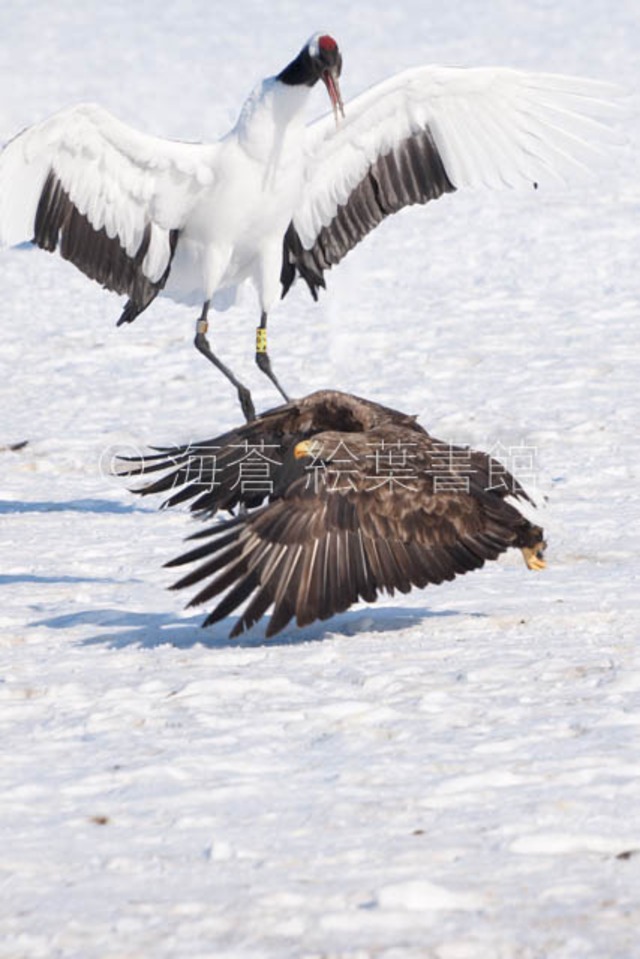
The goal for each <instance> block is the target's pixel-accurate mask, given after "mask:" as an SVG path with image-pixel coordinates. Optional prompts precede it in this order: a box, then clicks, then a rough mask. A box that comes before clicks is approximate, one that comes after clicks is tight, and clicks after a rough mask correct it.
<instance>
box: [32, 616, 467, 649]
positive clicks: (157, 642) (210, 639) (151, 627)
mask: <svg viewBox="0 0 640 959" xmlns="http://www.w3.org/2000/svg"><path fill="white" fill-rule="evenodd" d="M468 615H469V614H468V612H463V611H459V610H455V609H441V610H437V611H435V612H434V611H431V610H428V609H417V608H415V607H406V606H378V607H376V608H373V607H372V608H365V609H357V610H349V611H348V612H345V613H339V614H338V615H336V616H334V617H333V618H332V619H330V620H328V621H327V622H315V623H313V624H312V625H310V626H305V627H304V628H302V629H301V628H298V627H297V626H295V624H293V625H291V626H290V627H288V628H287V629H285V630H283V632H282V633H279V634H278V635H277V636H273V637H270V638H269V639H267V638H266V637H265V629H266V626H267V625H268V622H269V617H265V618H264V619H263V620H261V622H260V623H259V624H257V625H256V626H254V627H253V628H252V629H250V630H248V631H247V632H246V633H243V634H242V635H241V636H238V637H236V638H233V639H231V638H230V637H229V632H230V631H231V628H232V627H233V625H234V623H235V617H232V616H229V617H227V618H226V619H224V620H222V621H221V622H220V623H218V624H216V626H215V627H211V628H207V629H203V628H202V625H201V624H202V615H201V614H199V615H195V616H189V617H186V618H184V619H181V620H179V619H177V618H176V617H175V616H174V615H173V614H171V613H136V612H133V611H122V610H116V609H88V610H85V611H84V612H80V613H71V614H69V615H64V616H55V617H52V618H49V619H42V620H38V621H37V622H32V623H30V624H29V625H30V626H34V627H35V626H46V627H47V628H48V629H73V628H75V627H78V626H86V625H92V626H98V627H102V628H101V630H100V632H98V633H96V634H95V635H92V636H87V637H85V638H84V639H82V640H80V645H81V646H94V645H99V644H104V645H106V646H109V647H110V648H112V649H123V648H125V647H126V646H140V647H143V648H147V649H153V648H155V647H157V646H166V645H169V646H174V647H176V648H178V649H190V648H192V647H194V646H204V647H206V648H208V649H243V648H245V649H246V648H252V647H258V646H295V645H299V644H302V643H316V642H322V641H324V640H325V639H330V638H335V639H339V638H340V636H349V637H351V636H357V635H358V634H359V633H394V632H399V631H401V630H403V629H409V628H411V627H413V626H417V625H419V624H420V623H424V622H425V621H428V620H432V619H433V620H438V619H441V618H443V617H449V616H468ZM472 615H478V616H481V615H483V614H480V613H478V614H472Z"/></svg>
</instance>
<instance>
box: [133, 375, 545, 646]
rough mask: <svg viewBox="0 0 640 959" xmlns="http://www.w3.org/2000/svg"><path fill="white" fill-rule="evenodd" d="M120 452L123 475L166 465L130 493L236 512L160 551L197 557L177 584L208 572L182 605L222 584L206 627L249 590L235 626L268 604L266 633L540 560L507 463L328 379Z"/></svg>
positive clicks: (202, 511)
mask: <svg viewBox="0 0 640 959" xmlns="http://www.w3.org/2000/svg"><path fill="white" fill-rule="evenodd" d="M125 462H126V471H125V472H123V473H122V474H121V475H128V476H131V475H142V474H144V475H147V474H149V473H152V472H156V471H157V472H161V473H162V475H161V476H160V478H157V479H155V480H154V481H152V482H151V483H149V484H148V485H146V486H144V487H142V488H140V489H137V490H135V492H137V493H140V494H142V495H145V496H146V495H148V494H151V493H160V492H164V493H167V492H169V493H170V496H169V498H168V499H167V500H166V501H165V503H164V504H163V505H164V506H174V505H176V504H178V503H182V502H184V501H187V500H190V501H191V505H190V508H191V510H192V511H194V512H195V513H197V514H199V515H200V516H203V517H205V518H207V517H209V518H210V517H212V516H214V514H216V513H217V512H218V511H219V510H228V511H230V512H231V513H233V512H234V511H235V515H232V518H230V519H228V518H227V519H222V520H220V519H218V520H217V521H215V522H214V523H213V524H212V525H207V527H206V528H205V529H203V530H200V531H199V532H197V533H195V534H194V535H193V536H192V537H190V538H191V539H197V540H201V541H202V542H201V543H200V544H199V545H198V546H196V547H195V548H194V549H192V550H190V551H189V552H187V553H184V554H183V555H181V556H179V557H178V558H177V559H174V560H171V561H170V562H169V563H167V564H166V565H167V566H183V565H191V564H194V565H195V568H193V569H192V570H191V571H190V572H189V573H187V575H186V576H184V577H182V578H181V579H180V580H179V581H178V582H177V583H175V584H174V586H173V587H172V588H173V589H182V588H184V587H189V586H194V585H195V584H204V585H202V588H201V589H200V591H199V592H198V593H197V594H196V596H194V598H193V599H192V600H191V601H190V603H189V606H194V605H197V604H199V603H204V602H208V601H209V600H213V599H216V598H218V597H222V598H221V599H219V600H218V603H217V605H216V606H215V608H214V609H213V611H212V612H211V613H209V615H208V616H207V618H206V619H205V621H204V625H205V626H208V625H210V624H212V623H215V622H218V621H219V620H221V619H223V618H224V617H225V616H227V615H229V614H231V613H233V612H234V611H235V610H236V609H237V608H238V607H239V606H240V605H241V604H242V603H245V602H246V606H245V608H244V611H243V612H242V613H241V615H240V618H239V619H238V621H237V623H236V624H235V626H234V627H233V629H232V631H231V634H230V635H231V636H232V637H233V636H238V635H239V634H240V633H242V632H244V631H245V630H247V629H249V628H250V627H251V626H253V625H254V624H255V623H256V622H257V621H258V620H259V619H260V618H261V617H262V616H263V615H264V614H265V613H266V612H267V610H269V609H270V608H271V609H272V613H271V618H270V620H269V623H268V625H267V629H266V635H267V636H273V635H274V634H275V633H277V632H279V631H280V630H281V629H283V628H284V627H285V626H286V625H287V624H288V623H289V622H290V620H291V619H292V618H293V617H295V620H296V623H297V625H298V626H306V625H308V624H309V623H312V622H313V621H314V620H316V619H321V620H324V619H328V618H329V617H331V616H333V615H334V614H336V613H340V612H343V611H344V610H346V609H348V608H349V607H350V606H351V605H352V604H353V603H356V602H357V601H358V600H361V599H362V600H366V601H367V602H369V603H371V602H374V601H375V600H376V599H377V597H378V595H379V593H380V592H381V591H386V592H388V593H390V594H392V595H393V593H394V591H395V590H399V591H400V592H402V593H407V592H409V590H410V589H411V587H412V586H418V587H424V586H427V585H428V584H429V583H441V582H443V581H444V580H447V579H453V578H454V577H455V576H456V575H458V574H462V573H466V572H469V570H472V569H478V568H479V567H480V566H482V565H483V564H484V562H485V561H486V560H490V559H496V558H497V557H498V556H499V555H500V553H503V552H504V551H505V550H507V549H509V548H510V547H517V548H519V549H520V550H522V553H523V555H524V559H525V562H526V564H527V566H528V567H529V569H543V568H544V566H545V563H544V559H543V550H544V547H545V545H546V544H545V543H544V535H543V531H542V529H541V528H540V527H539V526H535V525H533V524H532V523H531V522H529V520H528V519H526V518H525V517H524V516H523V515H522V513H521V512H520V511H519V510H518V509H517V508H516V506H515V505H514V501H515V500H523V501H528V502H529V503H531V500H530V497H529V496H528V495H527V493H526V492H525V491H524V489H523V488H522V487H521V485H520V484H519V483H518V481H517V480H516V479H515V478H514V477H513V476H512V475H511V474H510V473H509V472H508V471H507V470H506V469H505V467H504V466H503V465H502V464H500V463H499V462H498V461H497V460H494V459H492V458H491V457H490V456H488V455H487V454H486V453H482V452H479V451H477V450H472V449H469V448H468V447H462V446H452V445H451V444H447V443H443V442H441V441H439V440H437V439H434V438H433V437H431V436H429V434H428V433H427V432H426V430H425V429H424V428H423V427H422V426H420V424H419V423H418V422H417V421H416V418H415V417H414V416H408V415H406V414H404V413H400V412H398V411H396V410H392V409H389V408H387V407H385V406H381V405H379V404H378V403H374V402H371V401H370V400H366V399H362V398H360V397H356V396H352V395H349V394H346V393H340V392H338V391H336V390H320V391H318V392H316V393H312V394H310V395H309V396H306V397H304V398H303V399H300V400H293V401H290V402H288V403H286V404H284V405H282V406H279V407H277V408H275V409H273V410H270V411H269V412H266V413H264V414H262V415H261V416H260V417H258V418H257V419H256V420H254V421H252V422H250V423H246V424H244V425H243V426H240V427H238V428H237V429H234V430H230V431H229V432H227V433H224V434H222V435H221V436H218V437H216V438H214V439H211V440H207V441H205V442H202V443H197V444H189V445H187V446H182V447H174V448H169V449H162V450H158V451H156V452H154V453H153V454H151V455H148V456H142V457H139V458H134V459H129V460H126V461H125Z"/></svg>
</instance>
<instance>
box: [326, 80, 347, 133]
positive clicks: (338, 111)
mask: <svg viewBox="0 0 640 959" xmlns="http://www.w3.org/2000/svg"><path fill="white" fill-rule="evenodd" d="M322 82H323V83H324V85H325V87H326V88H327V92H328V94H329V99H330V100H331V106H332V108H333V115H334V117H335V121H336V126H339V124H340V117H344V105H343V103H342V97H341V96H340V84H339V83H338V74H337V73H335V72H334V71H333V70H325V71H324V73H323V74H322Z"/></svg>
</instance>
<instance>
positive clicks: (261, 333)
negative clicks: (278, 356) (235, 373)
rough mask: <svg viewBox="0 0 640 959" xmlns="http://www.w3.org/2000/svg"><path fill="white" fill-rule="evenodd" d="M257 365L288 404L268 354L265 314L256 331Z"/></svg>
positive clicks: (287, 398)
mask: <svg viewBox="0 0 640 959" xmlns="http://www.w3.org/2000/svg"><path fill="white" fill-rule="evenodd" d="M256 363H257V364H258V369H260V370H262V372H263V373H265V374H266V375H267V376H268V377H269V379H270V380H271V382H272V383H273V385H274V386H275V387H276V389H278V390H279V391H280V392H281V393H282V395H283V397H284V398H285V400H286V401H287V402H288V401H289V397H288V396H287V394H286V393H285V391H284V390H283V389H282V387H281V386H280V383H279V382H278V378H277V376H276V374H275V373H274V372H273V370H272V369H271V360H270V359H269V354H268V353H267V314H266V313H263V314H262V315H261V317H260V326H259V327H258V328H257V330H256Z"/></svg>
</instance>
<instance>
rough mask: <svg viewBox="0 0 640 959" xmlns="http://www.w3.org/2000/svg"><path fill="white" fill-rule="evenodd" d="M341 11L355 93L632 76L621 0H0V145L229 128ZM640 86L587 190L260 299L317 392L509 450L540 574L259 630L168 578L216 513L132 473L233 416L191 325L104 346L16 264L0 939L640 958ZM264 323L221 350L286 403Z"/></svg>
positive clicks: (93, 324) (394, 244)
mask: <svg viewBox="0 0 640 959" xmlns="http://www.w3.org/2000/svg"><path fill="white" fill-rule="evenodd" d="M318 28H321V29H325V30H329V31H331V32H332V33H333V34H334V35H335V36H336V37H337V38H338V40H339V42H340V44H341V46H342V49H343V54H344V72H343V82H342V86H343V93H344V95H345V99H347V98H348V97H349V96H350V95H353V94H355V93H356V92H359V91H360V90H361V89H363V88H364V87H366V86H367V85H369V84H370V83H372V82H374V81H375V80H377V79H381V78H383V77H384V76H386V75H388V74H390V73H392V72H394V71H396V70H399V69H402V68H403V67H406V66H410V65H414V64H418V63H423V62H424V63H426V62H441V63H455V64H467V65H476V64H479V65H481V64H495V63H500V64H505V65H513V66H520V67H525V68H531V69H541V70H551V71H557V72H568V73H577V74H586V75H591V76H595V77H600V78H604V79H611V80H618V81H620V82H622V84H623V85H625V86H626V87H627V88H628V89H630V90H633V88H634V85H635V84H636V83H637V72H638V62H640V16H639V10H638V3H637V0H617V2H615V3H610V2H604V0H555V2H549V0H486V2H485V3H482V4H481V3H477V2H476V0H458V2H457V3H455V4H445V5H444V6H443V5H442V4H436V3H435V2H432V0H428V2H426V3H425V2H424V0H398V2H396V3H395V4H387V3H384V4H383V3H365V2H362V0H353V2H351V3H350V4H344V3H339V2H337V0H326V2H325V3H323V4H322V5H318V4H313V5H312V4H302V3H293V2H291V0H271V2H269V3H263V2H260V3H258V2H256V0H236V2H235V3H233V4H228V3H224V4H222V3H219V2H215V0H214V2H204V0H202V2H201V0H183V2H181V3H179V4H178V3H174V2H169V0H130V2H128V3H124V2H121V0H117V2H111V3H104V2H98V0H90V2H86V3H84V4H78V3H77V2H71V0H55V2H51V0H47V2H45V0H31V2H29V3H28V4H26V3H25V4H19V5H15V4H9V3H5V4H2V5H0V38H1V39H0V44H1V49H2V56H1V57H0V84H1V88H2V90H3V91H4V93H3V96H2V98H1V100H0V141H5V140H6V139H8V138H9V137H10V136H11V135H13V134H14V133H15V132H16V131H17V130H19V129H20V128H22V127H23V126H25V125H27V124H29V123H32V122H34V121H35V120H37V119H40V118H42V117H44V116H45V115H47V114H49V113H51V112H53V111H54V110H56V109H58V108H60V107H62V106H64V105H66V104H70V103H73V102H76V101H78V100H85V99H93V100H96V101H99V102H100V103H102V104H104V105H105V106H107V107H108V108H110V109H111V110H112V111H114V112H115V113H117V114H118V115H119V116H121V117H122V118H124V119H126V120H128V121H129V122H131V123H133V124H134V125H137V126H138V127H140V128H141V129H146V130H148V131H150V132H156V133H161V134H164V135H167V136H172V137H182V138H185V139H201V138H202V139H206V138H215V137H217V136H218V135H220V134H221V133H223V132H225V131H226V129H227V128H228V127H229V126H230V125H231V123H232V122H233V120H234V119H235V115H236V113H237V110H238V108H239V106H240V104H241V102H242V100H243V98H244V96H245V95H246V93H247V92H248V90H249V88H250V87H251V86H252V84H253V82H254V80H257V79H259V78H260V77H261V76H263V75H264V74H266V73H269V72H275V71H277V70H278V69H279V68H280V67H281V66H282V65H283V64H284V63H285V62H287V60H288V59H290V57H291V56H292V55H293V54H294V53H295V52H297V50H298V48H299V47H300V45H301V44H302V42H303V41H304V40H305V39H306V38H307V37H308V36H309V34H311V33H312V32H313V31H314V30H315V29H318ZM322 94H323V92H322V91H320V90H318V94H317V97H316V100H315V104H314V106H315V109H316V110H318V111H323V110H324V109H325V101H324V99H323V95H322ZM637 108H638V99H637V97H635V96H632V97H631V100H630V102H629V111H628V118H627V120H626V123H625V125H626V128H627V133H628V137H629V143H628V145H627V146H626V147H625V148H623V149H622V150H620V151H619V152H618V154H617V155H615V156H614V157H613V159H612V160H611V161H610V164H609V165H608V166H606V167H605V168H603V169H601V170H600V171H599V175H598V176H597V178H596V179H595V180H594V181H593V182H592V183H589V184H582V185H580V186H575V187H572V188H570V189H565V190H555V191H553V192H548V193H543V192H542V191H538V192H537V193H535V194H529V193H527V192H525V193H524V194H520V193H503V194H486V193H482V194H481V193H478V194H470V195H469V194H467V195H463V194H457V195H455V196H453V197H447V198H443V199H442V200H440V201H438V202H437V203H434V204H431V205H429V206H428V207H426V208H424V209H418V210H410V211H406V212H405V213H404V214H402V215H399V216H397V217H396V218H395V219H394V220H392V221H388V222H386V223H385V224H383V225H382V226H381V227H380V228H379V229H378V230H377V231H376V233H375V234H374V235H373V236H371V237H369V238H368V240H367V241H366V242H365V243H364V244H363V245H362V246H361V247H360V248H358V249H357V250H356V251H354V252H353V253H352V254H351V255H350V256H349V257H348V259H347V260H346V261H345V262H344V263H343V264H341V266H340V267H339V268H338V269H337V270H336V271H335V273H334V275H331V276H330V277H329V281H330V282H329V290H328V292H327V294H326V295H324V296H323V297H322V299H321V302H320V304H319V305H318V306H315V305H314V304H313V303H312V302H311V301H310V299H309V297H308V295H307V294H306V292H305V290H304V288H303V287H302V286H299V287H298V288H296V289H295V290H294V291H293V292H292V293H291V294H290V295H289V297H288V298H287V300H286V301H285V302H284V303H283V304H282V305H281V306H280V307H279V308H278V310H277V311H276V312H275V313H274V315H273V317H272V321H271V328H270V329H271V335H270V346H271V351H272V354H273V357H274V363H275V364H277V369H278V372H279V373H280V375H281V377H282V379H283V381H284V382H285V384H286V385H287V387H288V388H289V390H290V391H291V392H292V393H293V394H294V395H295V394H302V393H305V392H308V391H310V390H311V389H315V388H319V387H323V386H331V387H336V388H341V389H346V390H350V391H353V392H357V393H360V394H363V395H365V396H369V397H371V398H372V399H376V400H380V401H382V402H385V403H389V404H391V405H394V406H397V407H400V408H401V409H404V410H406V411H410V412H416V413H418V414H419V415H420V419H421V421H422V422H423V423H424V424H425V425H426V426H427V427H428V428H429V429H430V430H431V431H432V432H433V433H434V434H435V435H436V436H438V437H440V438H441V439H443V440H445V441H449V440H450V441H452V442H468V443H471V444H473V445H474V446H477V447H480V448H484V449H492V448H493V449H494V450H495V449H496V447H497V446H498V445H499V446H500V448H501V449H502V450H503V452H504V451H506V452H505V455H506V456H507V458H509V456H512V457H513V458H514V460H515V458H516V457H517V456H518V455H519V454H520V453H522V451H523V450H524V451H525V452H526V454H527V457H528V459H529V462H527V458H525V461H524V467H526V471H527V474H528V475H526V476H523V479H525V480H528V485H529V487H533V489H534V490H535V491H537V492H538V494H539V495H540V497H547V498H548V499H547V503H546V506H545V508H544V510H543V521H544V525H545V528H546V532H547V536H548V540H549V550H548V560H549V567H548V569H547V571H546V572H545V573H543V574H533V573H529V572H527V570H526V569H525V567H524V565H523V564H522V562H521V559H520V557H519V556H516V555H515V554H514V555H512V556H506V557H504V558H503V559H502V560H501V561H500V562H499V563H495V564H492V565H490V566H489V567H487V568H485V569H483V570H481V571H479V572H478V573H475V574H473V575H470V576H467V577H464V578H462V579H459V580H457V581H455V582H453V583H449V584H446V585H445V586H442V587H439V588H430V589H427V590H425V591H422V592H420V591H416V592H414V593H412V594H411V595H410V596H408V597H400V598H396V599H388V598H387V599H383V600H381V601H380V602H379V603H378V604H377V605H375V606H372V607H366V606H364V605H363V606H362V607H357V608H354V609H352V610H351V611H349V612H348V613H345V614H344V615H341V616H338V617H336V618H335V619H334V620H331V621H329V622H328V623H326V624H316V625H315V626H312V627H310V628H308V629H305V630H302V631H296V630H295V629H289V630H286V631H285V632H284V633H283V634H282V635H281V636H279V637H277V638H276V639H275V640H273V641H270V642H268V643H266V642H265V641H264V638H263V635H264V634H263V631H261V630H260V629H258V628H256V629H255V630H254V631H252V632H251V633H249V634H248V636H247V637H245V638H243V639H241V640H240V641H236V642H230V641H228V640H227V638H226V636H227V633H228V631H229V627H230V625H231V623H230V622H226V623H223V624H221V628H216V629H213V630H207V631H205V630H202V629H201V628H200V625H199V624H200V622H201V620H202V614H200V613H197V614H194V613H193V611H189V612H187V613H185V612H183V611H182V602H183V600H184V599H185V597H183V596H181V595H179V594H176V593H171V592H168V591H167V590H166V586H167V585H168V584H169V583H170V582H171V581H172V579H173V576H172V575H171V572H170V571H168V570H164V569H163V568H162V564H163V562H165V561H166V560H167V559H169V558H171V557H173V556H174V555H176V554H177V553H178V552H179V551H180V548H181V545H182V540H183V537H184V536H186V535H187V534H188V533H189V532H190V531H193V530H194V528H195V525H194V521H193V520H192V519H191V518H190V517H189V515H188V513H187V512H186V511H180V510H177V511H170V512H165V513H159V512H158V511H157V508H156V507H157V504H156V503H154V502H151V501H149V500H148V499H147V500H144V501H141V500H139V499H137V498H135V497H133V496H132V495H131V494H130V493H129V492H128V491H127V489H126V487H125V484H123V483H122V482H120V481H117V480H116V479H114V478H113V477H112V476H110V475H109V462H110V458H111V454H112V452H113V450H114V449H122V448H123V447H125V448H126V447H127V446H132V447H134V448H136V449H138V448H144V447H145V446H146V445H147V444H150V443H171V442H178V441H186V440H189V439H196V440H198V439H203V438H205V437H207V436H211V435H213V434H215V433H216V432H219V431H221V430H222V429H224V428H226V427H228V426H230V425H231V424H233V423H234V422H236V421H237V420H238V410H237V407H236V402H235V398H234V396H233V395H232V392H231V391H230V390H229V389H227V387H226V385H225V384H224V383H223V382H222V381H221V379H220V378H218V377H216V376H215V374H214V373H212V372H211V371H210V370H209V368H207V365H206V364H205V363H204V361H203V360H202V358H201V357H199V356H198V355H197V353H196V351H195V350H193V348H192V345H191V340H192V335H193V321H194V315H193V311H189V310H187V309H186V308H183V307H179V306H176V305H174V304H172V303H170V302H169V301H166V300H161V301H158V302H157V303H155V304H154V305H153V306H152V307H151V308H150V309H149V310H148V312H147V313H146V314H145V315H144V316H142V317H141V318H140V319H139V320H138V321H137V322H136V323H135V324H134V325H133V326H132V327H131V328H127V329H124V330H117V331H116V329H115V327H114V323H115V320H116V319H117V317H118V315H119V305H120V301H119V299H118V297H116V296H113V295H110V294H107V293H105V292H103V291H101V290H100V289H99V288H98V287H97V285H95V284H92V283H90V282H89V281H88V280H86V279H85V278H84V277H83V276H82V275H81V274H79V273H78V272H77V271H75V270H74V269H73V268H72V267H70V266H69V265H68V264H65V263H62V262H60V261H59V260H57V259H56V258H53V257H49V256H47V255H46V254H44V253H41V252H39V251H34V250H31V249H20V250H12V251H9V252H5V253H4V254H2V257H1V259H0V329H1V335H2V350H1V351H0V410H1V418H0V447H3V449H2V450H1V451H0V468H1V474H0V475H1V479H0V548H1V566H0V599H1V605H0V627H1V633H0V741H1V743H2V761H1V762H0V957H2V959H5V957H6V959H23V957H24V959H27V957H28V959H40V957H46V959H48V957H64V959H67V957H81V959H107V957H109V959H149V957H154V959H164V957H167V959H169V957H170V959H174V957H175V959H200V957H202V959H204V957H243V959H244V957H246V959H254V957H255V959H257V957H263V956H264V957H278V959H279V957H307V959H312V957H313V959H321V957H322V959H329V957H333V959H338V957H340V959H373V957H375V959H405V957H407V959H409V957H421V959H422V957H434V959H633V957H635V956H638V955H640V946H639V945H638V928H639V926H640V892H639V890H640V756H639V754H640V729H639V726H640V664H639V660H638V651H637V645H638V633H639V628H638V626H639V621H640V562H639V560H638V541H639V535H640V529H639V524H638V513H639V505H640V498H639V494H638V476H639V462H638V461H639V455H638V453H639V450H638V447H639V443H638V422H639V420H640V399H639V395H638V382H639V381H640V355H639V351H638V309H639V297H638V256H639V254H640V244H639V242H638V235H639V229H638V223H639V222H640V189H639V187H638V168H637V156H638V150H639V147H640V121H639V120H638V109H637ZM255 319H256V308H255V304H254V303H253V302H252V300H251V299H250V298H249V299H248V300H247V302H246V304H244V305H243V306H241V307H240V308H239V309H236V310H232V311H231V312H229V313H226V314H223V315H222V314H221V315H219V316H216V318H215V325H214V333H213V342H214V343H215V342H217V343H218V344H219V346H220V349H221V352H222V354H223V355H224V357H225V358H226V359H227V360H228V361H229V363H230V365H231V366H232V368H234V369H235V370H237V371H238V372H239V373H241V374H242V376H243V378H244V379H245V380H246V381H247V382H248V383H249V384H250V385H251V387H252V388H253V389H254V396H255V398H256V400H257V401H258V404H259V405H260V406H261V407H264V406H267V405H273V404H274V403H275V402H277V396H276V395H275V394H274V392H273V390H272V389H271V387H270V385H269V384H268V382H267V381H266V379H264V378H263V377H261V375H260V374H259V373H258V372H257V371H256V370H255V369H254V367H253V359H252V348H253V329H254V326H255ZM22 440H28V441H29V443H28V445H27V446H26V447H24V448H23V449H21V450H19V451H12V450H10V449H8V448H7V447H8V446H9V445H10V444H14V443H18V442H20V441H22ZM508 465H511V466H517V465H518V464H517V463H516V462H515V461H514V462H512V463H511V464H508ZM520 465H521V466H522V465H523V463H522V461H520Z"/></svg>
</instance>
